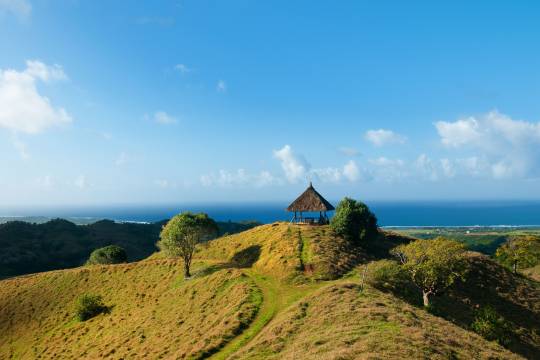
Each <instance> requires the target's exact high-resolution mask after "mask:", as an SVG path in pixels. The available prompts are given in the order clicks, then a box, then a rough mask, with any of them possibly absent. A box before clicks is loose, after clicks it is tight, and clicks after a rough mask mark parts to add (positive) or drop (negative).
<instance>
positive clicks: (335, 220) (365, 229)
mask: <svg viewBox="0 0 540 360" xmlns="http://www.w3.org/2000/svg"><path fill="white" fill-rule="evenodd" d="M330 227H331V228H332V229H333V230H334V232H335V233H336V234H338V235H341V236H343V237H344V238H346V239H347V240H350V241H352V242H364V241H369V240H373V239H375V238H376V237H377V234H378V229H377V218H376V217H375V215H374V214H373V213H372V212H371V211H370V210H369V208H368V206H367V205H366V204H364V203H363V202H360V201H356V200H354V199H350V198H347V197H346V198H344V199H343V200H341V201H340V202H339V204H338V206H337V208H336V213H335V214H334V216H333V217H332V220H331V221H330Z"/></svg>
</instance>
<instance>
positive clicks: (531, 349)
mask: <svg viewBox="0 0 540 360" xmlns="http://www.w3.org/2000/svg"><path fill="white" fill-rule="evenodd" d="M407 240H408V239H407V238H403V237H400V236H399V235H396V234H386V235H381V239H380V242H379V243H378V245H376V246H372V247H370V248H368V249H363V250H362V249H358V248H353V247H351V246H350V245H348V243H347V242H345V241H344V240H342V239H340V238H339V237H336V236H334V235H333V233H332V231H331V230H330V228H329V227H327V226H321V227H302V226H296V225H289V224H285V223H275V224H270V225H263V226H258V227H256V228H253V229H251V230H247V231H244V232H241V233H238V234H234V235H229V236H224V237H221V238H219V239H216V240H213V241H211V242H209V243H207V244H204V245H200V246H199V247H198V249H197V251H196V259H195V262H194V269H193V270H194V271H193V277H192V278H191V279H189V280H186V279H183V277H182V267H181V263H180V262H179V261H177V260H173V259H167V258H165V257H164V256H163V255H162V254H160V253H156V254H154V255H152V256H150V257H149V258H147V259H145V260H142V261H139V262H134V263H128V264H121V265H108V266H101V265H94V266H87V267H81V268H75V269H69V270H56V271H51V272H46V273H41V274H36V275H26V276H21V277H17V278H11V279H6V280H3V281H1V282H0V359H10V358H15V359H19V358H22V359H38V358H41V359H53V358H54V359H62V358H65V359H68V358H110V359H127V358H140V359H142V358H164V359H169V358H171V359H175V358H186V359H193V358H208V357H210V358H212V359H266V358H273V359H299V358H306V359H317V358H318V359H368V358H371V359H379V358H380V359H394V358H426V359H428V358H429V359H455V358H458V359H514V358H515V359H518V358H522V357H525V358H531V359H532V358H535V356H538V354H539V353H540V339H539V337H540V329H539V324H540V321H538V320H540V318H539V316H540V290H539V287H538V283H535V282H533V281H531V280H528V279H526V278H524V277H521V276H514V275H512V274H511V273H510V272H509V271H508V270H506V269H504V268H502V267H500V266H499V265H497V264H495V263H493V262H492V261H491V260H489V259H488V258H487V257H484V256H481V255H471V256H470V262H471V264H472V265H473V271H472V280H471V281H470V282H467V284H462V285H461V287H460V286H457V287H456V288H455V289H454V290H453V291H452V292H450V293H448V294H445V295H444V296H443V297H442V298H441V299H440V300H437V301H438V304H439V309H440V311H441V312H442V313H441V314H437V315H438V316H436V315H433V314H431V313H429V312H427V311H425V310H424V309H421V308H420V307H418V306H416V304H415V303H414V301H410V300H406V299H405V298H402V297H400V296H395V295H394V294H392V293H391V292H382V291H380V290H377V289H375V288H373V287H371V286H368V285H366V286H365V288H364V289H361V288H360V276H359V274H361V273H362V272H363V270H364V266H365V264H366V263H368V262H370V261H372V260H376V259H377V258H380V257H384V256H385V255H387V251H388V249H389V248H390V247H392V246H394V245H395V244H397V243H399V242H406V241H407ZM83 293H91V294H97V295H101V296H102V297H103V300H104V303H105V305H106V306H108V307H109V309H110V311H109V313H105V314H101V315H98V316H97V317H95V318H92V319H90V320H87V321H85V322H79V321H77V320H75V319H74V316H73V306H74V302H75V299H76V298H77V297H78V296H79V295H81V294H83ZM486 303H490V304H491V303H492V305H493V306H494V307H496V308H497V310H499V311H501V312H504V311H506V312H504V315H505V316H506V317H507V318H508V319H509V321H511V323H512V324H513V326H515V328H516V329H517V332H516V334H515V336H514V337H513V339H512V343H511V344H510V345H509V350H508V349H505V348H503V347H502V346H500V345H498V344H496V343H495V342H490V341H487V340H485V339H484V338H482V337H480V336H479V335H476V334H475V333H473V332H471V331H470V330H469V323H470V318H471V316H472V314H473V313H474V308H475V306H476V305H484V304H486ZM505 309H506V310H505Z"/></svg>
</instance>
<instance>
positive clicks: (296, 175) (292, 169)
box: [274, 145, 311, 183]
mask: <svg viewBox="0 0 540 360" xmlns="http://www.w3.org/2000/svg"><path fill="white" fill-rule="evenodd" d="M274 157H275V158H276V159H278V160H279V161H280V162H281V168H282V169H283V171H284V172H285V177H286V178H287V180H288V181H289V182H290V183H297V182H298V181H300V180H302V181H306V180H307V176H306V175H307V173H308V171H309V169H310V167H311V166H310V164H309V163H308V162H307V161H306V159H305V158H304V157H303V156H301V155H297V154H295V153H294V152H293V150H292V148H291V146H290V145H285V146H283V147H282V148H281V149H279V150H274Z"/></svg>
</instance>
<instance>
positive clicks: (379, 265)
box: [366, 260, 407, 289]
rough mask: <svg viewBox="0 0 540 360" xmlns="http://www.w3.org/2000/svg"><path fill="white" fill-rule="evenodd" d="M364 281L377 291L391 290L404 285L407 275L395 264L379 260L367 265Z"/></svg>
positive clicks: (390, 261)
mask: <svg viewBox="0 0 540 360" xmlns="http://www.w3.org/2000/svg"><path fill="white" fill-rule="evenodd" d="M366 281H367V283H368V284H369V285H371V286H373V287H375V288H377V289H393V288H399V287H400V286H401V285H402V284H404V283H406V282H407V275H406V274H405V273H404V272H403V270H402V269H401V266H400V265H399V264H398V263H397V262H395V261H392V260H379V261H376V262H373V263H371V264H369V266H368V270H367V274H366Z"/></svg>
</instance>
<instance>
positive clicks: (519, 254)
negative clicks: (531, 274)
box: [495, 236, 540, 274]
mask: <svg viewBox="0 0 540 360" xmlns="http://www.w3.org/2000/svg"><path fill="white" fill-rule="evenodd" d="M495 257H496V259H497V261H499V262H500V263H501V264H503V265H506V266H508V267H511V268H512V270H513V271H514V274H517V272H518V269H525V268H528V267H533V266H536V265H537V264H539V263H540V238H539V237H536V236H514V237H511V238H510V239H508V241H507V242H505V243H504V244H502V245H501V246H500V247H499V248H498V249H497V251H496V253H495Z"/></svg>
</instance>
